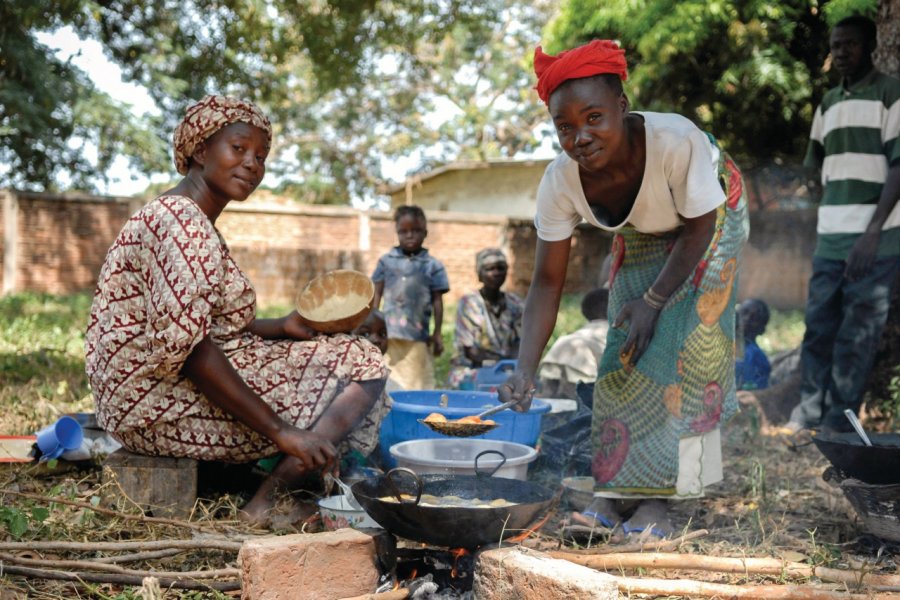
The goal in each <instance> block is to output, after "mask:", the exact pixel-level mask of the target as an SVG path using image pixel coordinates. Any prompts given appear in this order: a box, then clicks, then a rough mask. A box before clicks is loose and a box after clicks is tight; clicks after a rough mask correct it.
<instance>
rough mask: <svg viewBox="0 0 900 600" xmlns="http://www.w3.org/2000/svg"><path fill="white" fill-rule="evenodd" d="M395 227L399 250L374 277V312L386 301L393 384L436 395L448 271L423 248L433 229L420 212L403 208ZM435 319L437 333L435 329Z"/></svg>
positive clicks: (388, 357)
mask: <svg viewBox="0 0 900 600" xmlns="http://www.w3.org/2000/svg"><path fill="white" fill-rule="evenodd" d="M394 225H395V227H396V230H397V240H398V242H399V244H398V245H397V246H395V247H393V248H391V250H390V251H389V252H388V253H387V254H385V255H384V256H382V257H381V258H379V259H378V265H377V266H376V267H375V272H374V273H373V275H372V281H374V282H375V299H374V302H373V306H374V307H375V308H376V309H377V308H379V307H380V304H381V300H382V298H384V307H383V308H382V312H383V313H384V317H385V321H386V323H387V333H388V349H387V354H386V355H385V359H386V362H387V365H388V367H390V369H391V379H393V380H395V381H396V382H397V383H398V384H399V385H401V386H402V387H403V388H404V389H407V390H429V389H434V387H435V382H434V359H433V356H440V355H441V353H442V352H443V351H444V343H443V341H442V339H441V325H442V323H443V320H444V300H443V297H442V296H443V295H444V294H446V293H447V292H448V291H449V290H450V284H449V282H448V280H447V271H446V269H444V265H443V264H441V261H439V260H438V259H436V258H434V257H433V256H431V255H430V254H428V250H427V249H426V248H423V247H422V243H423V242H424V241H425V237H426V236H427V235H428V223H427V221H426V219H425V212H424V211H423V210H422V209H421V208H420V207H418V206H411V205H407V206H400V207H398V208H397V210H396V212H395V213H394ZM432 313H433V314H434V327H433V329H429V324H430V322H431V316H432ZM429 350H430V351H429Z"/></svg>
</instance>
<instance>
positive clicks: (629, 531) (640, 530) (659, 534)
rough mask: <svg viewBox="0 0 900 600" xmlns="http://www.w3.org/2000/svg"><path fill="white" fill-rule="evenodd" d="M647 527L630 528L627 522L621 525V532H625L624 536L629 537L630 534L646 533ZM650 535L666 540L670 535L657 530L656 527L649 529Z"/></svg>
mask: <svg viewBox="0 0 900 600" xmlns="http://www.w3.org/2000/svg"><path fill="white" fill-rule="evenodd" d="M647 529H648V528H647V527H632V526H631V525H629V524H628V521H625V522H624V523H622V531H624V532H625V535H630V534H632V533H643V532H645V531H647ZM649 529H650V535H655V536H656V537H658V538H667V537H669V536H670V535H671V533H666V531H664V530H662V529H657V528H656V527H650V528H649Z"/></svg>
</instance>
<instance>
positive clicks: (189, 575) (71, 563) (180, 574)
mask: <svg viewBox="0 0 900 600" xmlns="http://www.w3.org/2000/svg"><path fill="white" fill-rule="evenodd" d="M0 562H2V563H12V564H14V565H22V566H24V567H37V568H45V569H46V568H50V569H86V570H88V571H105V572H107V573H122V574H126V575H135V576H140V577H151V576H152V577H169V578H173V579H177V578H181V579H216V578H219V577H240V575H241V571H240V569H231V568H229V569H210V570H206V571H140V570H134V569H126V568H125V567H120V566H119V565H110V564H106V563H97V562H94V561H91V560H46V559H43V558H23V557H21V556H16V555H15V554H6V553H0Z"/></svg>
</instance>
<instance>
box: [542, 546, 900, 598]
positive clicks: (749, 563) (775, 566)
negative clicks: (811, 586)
mask: <svg viewBox="0 0 900 600" xmlns="http://www.w3.org/2000/svg"><path fill="white" fill-rule="evenodd" d="M549 554H550V555H551V556H553V557H554V558H562V559H565V560H568V561H569V562H573V563H576V564H579V565H583V566H585V567H590V568H592V569H600V570H603V571H616V570H620V569H683V570H691V571H717V572H720V573H756V574H762V575H774V576H776V577H780V576H790V577H818V578H819V579H822V580H824V581H834V582H837V583H843V584H846V585H847V586H848V587H851V588H855V587H860V586H868V587H876V588H889V589H896V588H898V587H900V576H896V575H879V574H876V573H864V572H860V571H850V570H843V569H829V568H826V567H813V566H810V565H806V564H803V563H798V562H790V561H785V560H780V559H777V558H727V557H719V556H703V555H699V554H665V553H654V554H635V553H627V554H606V555H595V556H579V555H573V554H570V553H568V552H560V551H552V552H550V553H549Z"/></svg>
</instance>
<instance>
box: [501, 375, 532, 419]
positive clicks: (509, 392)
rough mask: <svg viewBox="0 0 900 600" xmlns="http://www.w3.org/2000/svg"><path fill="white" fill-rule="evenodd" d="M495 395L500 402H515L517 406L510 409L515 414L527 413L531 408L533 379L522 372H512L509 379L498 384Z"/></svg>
mask: <svg viewBox="0 0 900 600" xmlns="http://www.w3.org/2000/svg"><path fill="white" fill-rule="evenodd" d="M497 394H498V395H499V396H500V401H501V402H509V401H511V400H515V401H516V402H517V403H518V404H516V405H515V406H513V407H512V409H513V410H514V411H516V412H527V411H528V409H529V408H531V399H532V397H534V378H533V377H529V376H528V375H526V374H525V373H523V372H522V371H518V370H517V371H513V374H512V375H510V376H509V379H507V380H506V381H504V382H503V383H501V384H500V386H499V387H498V388H497Z"/></svg>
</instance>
